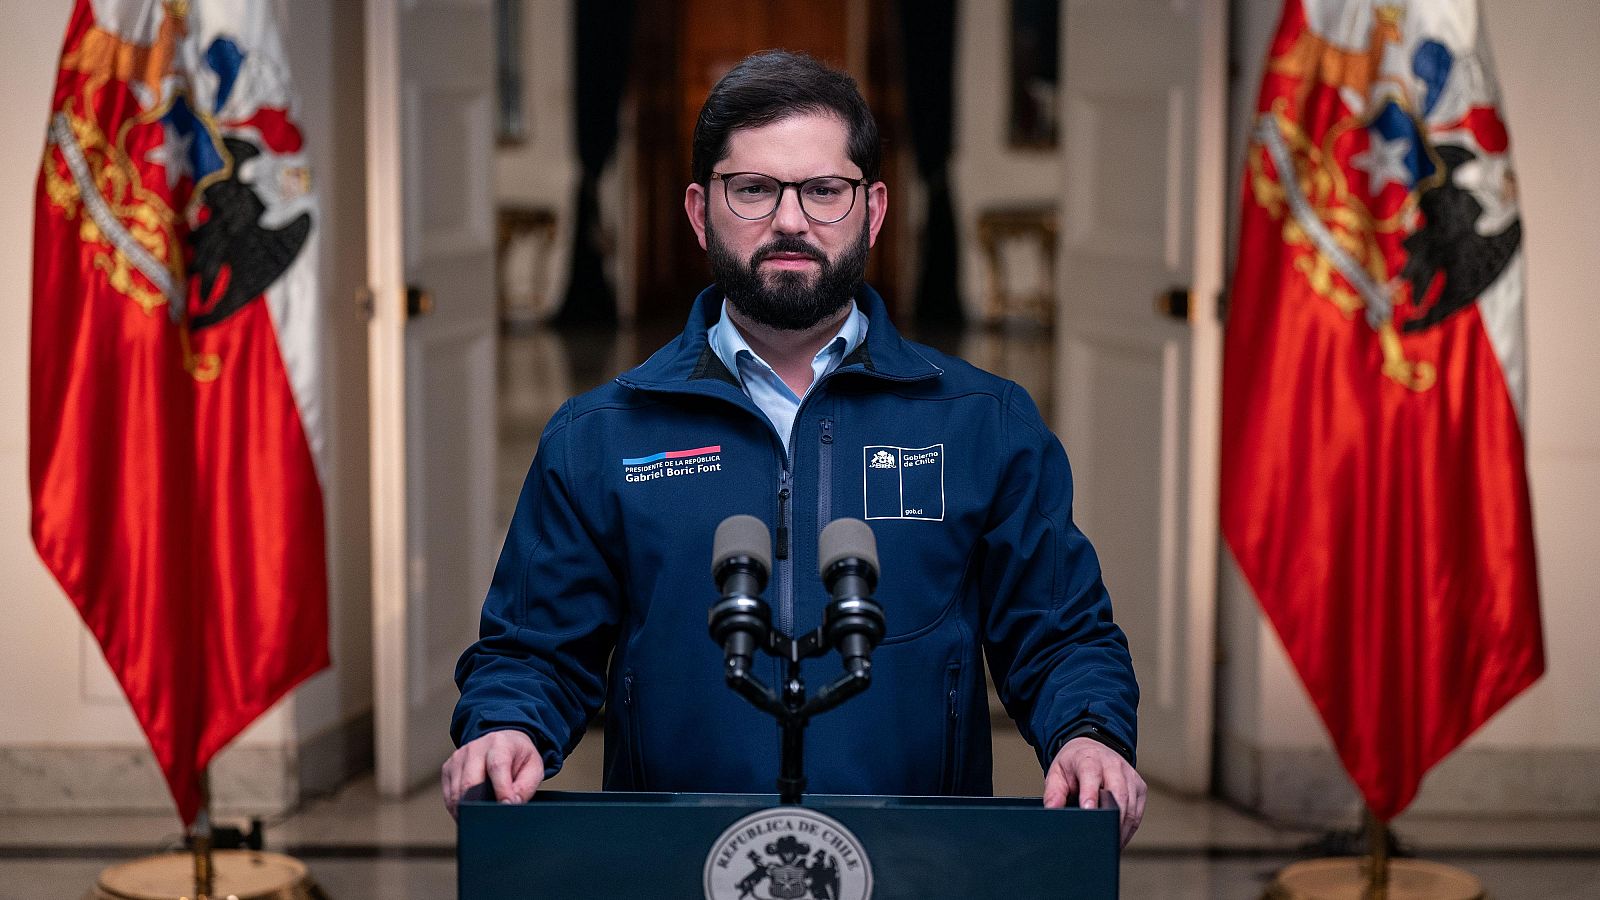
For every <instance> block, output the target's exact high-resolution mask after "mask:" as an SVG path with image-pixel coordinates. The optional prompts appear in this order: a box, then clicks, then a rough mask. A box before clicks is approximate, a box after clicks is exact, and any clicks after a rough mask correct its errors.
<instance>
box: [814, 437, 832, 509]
mask: <svg viewBox="0 0 1600 900" xmlns="http://www.w3.org/2000/svg"><path fill="white" fill-rule="evenodd" d="M817 428H818V431H819V432H820V434H819V435H818V441H819V444H820V446H819V447H818V448H817V534H821V533H822V529H824V528H827V527H828V523H829V522H831V521H833V420H832V419H830V418H828V417H826V416H824V417H823V418H822V420H821V421H820V422H818V423H817Z"/></svg>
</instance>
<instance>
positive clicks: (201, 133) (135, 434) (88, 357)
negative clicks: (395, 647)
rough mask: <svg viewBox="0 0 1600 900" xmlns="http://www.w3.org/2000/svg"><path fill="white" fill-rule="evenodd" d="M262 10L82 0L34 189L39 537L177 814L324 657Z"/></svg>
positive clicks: (284, 125) (301, 346) (278, 61)
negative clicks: (207, 773) (203, 776)
mask: <svg viewBox="0 0 1600 900" xmlns="http://www.w3.org/2000/svg"><path fill="white" fill-rule="evenodd" d="M267 7H269V4H245V5H243V6H242V7H241V6H240V5H238V4H226V3H216V2H213V0H191V2H188V3H149V2H142V0H139V2H118V0H99V2H95V3H92V4H91V3H90V2H88V0H79V2H78V3H77V6H76V8H75V10H74V12H73V15H72V20H71V23H70V24H69V26H68V31H67V37H66V42H65V46H64V49H63V52H62V60H61V68H60V72H59V75H58V80H57V84H56V90H55V94H54V99H53V103H52V109H51V118H50V122H49V126H48V137H47V142H46V148H45V153H44V159H43V163H42V166H41V170H40V176H39V181H38V193H37V197H36V208H35V226H34V228H35V233H34V258H33V278H34V296H33V318H32V366H31V384H30V410H29V416H30V427H31V430H30V442H31V445H30V457H29V469H30V472H29V474H30V481H31V488H32V499H33V523H32V524H33V537H34V542H35V544H36V546H37V548H38V550H39V554H40V556H41V557H42V558H43V560H44V562H45V564H46V565H47V566H48V567H49V568H50V570H51V572H53V573H54V575H55V577H56V579H57V580H58V581H59V582H60V584H61V586H62V588H63V589H65V591H66V593H67V595H68V597H69V598H71V600H72V602H73V604H74V605H76V606H77V608H78V610H79V612H80V613H81V614H82V616H83V620H84V622H85V623H86V624H87V625H88V626H89V629H90V630H91V631H92V632H93V633H94V636H95V638H96V639H97V640H98V641H99V643H100V646H101V648H102V650H103V651H104V653H105V657H106V661H107V662H108V663H109V664H110V666H111V669H112V671H113V672H115V674H116V677H117V679H118V681H119V682H120V683H121V685H122V688H123V690H124V692H125V693H126V695H127V697H128V701H129V703H130V704H131V705H132V708H133V711H134V714H135V715H136V716H137V718H138V720H139V724H140V725H141V726H142V727H143V729H144V731H145V734H146V735H147V737H148V738H149V741H150V746H151V748H152V750H153V751H154V753H155V757H156V760H157V762H158V763H159V764H160V767H161V770H162V772H163V773H164V775H165V777H166V779H167V783H168V785H169V787H170V789H171V791H172V796H173V799H174V801H175V802H176V804H177V808H178V812H179V814H180V815H181V816H182V818H183V820H184V821H185V822H186V823H188V822H191V821H192V820H193V819H194V817H195V814H196V812H197V810H198V808H199V803H200V792H199V773H200V772H201V771H202V770H203V769H204V768H205V766H206V765H207V764H208V763H209V761H210V760H211V759H212V757H213V756H215V754H216V753H217V752H218V751H219V750H221V749H222V747H223V746H224V745H225V744H227V743H228V742H229V741H230V740H232V739H233V738H234V737H235V736H236V735H238V734H239V732H240V731H242V730H243V729H244V728H245V727H246V726H247V725H249V724H250V723H251V722H252V721H254V720H255V719H256V718H257V717H258V716H260V715H261V714H262V713H263V712H265V711H266V710H267V709H268V708H269V707H270V706H272V704H274V703H275V702H277V701H278V700H279V699H280V698H282V697H283V696H284V694H285V693H287V692H288V691H289V690H290V689H291V688H292V687H293V686H294V685H296V684H297V683H299V682H300V681H302V680H303V679H305V678H306V677H307V676H309V675H311V674H312V673H314V672H316V671H318V670H319V669H322V668H324V667H326V666H327V665H328V650H327V646H328V636H327V632H328V618H327V578H326V559H325V549H324V537H323V507H322V492H321V487H320V483H319V480H318V475H317V470H316V463H315V461H314V458H313V446H314V439H315V432H314V430H313V429H312V428H310V427H308V416H307V415H306V413H307V411H308V410H313V411H314V410H315V396H314V392H312V391H311V390H310V386H311V385H313V384H314V378H313V377H312V376H314V374H315V352H314V347H312V346H310V342H308V341H307V340H305V338H306V337H312V338H314V336H315V335H314V326H312V327H309V328H308V325H309V323H314V322H315V319H316V315H315V312H316V310H315V303H316V298H315V296H314V293H313V291H312V290H308V288H314V278H315V272H314V259H312V258H311V253H312V247H311V241H310V233H311V226H312V222H313V220H314V217H315V204H314V198H313V197H312V195H311V193H310V181H309V176H308V175H307V169H306V166H305V159H304V157H303V155H302V153H303V151H302V148H301V147H300V137H299V133H298V129H297V128H296V127H295V126H293V124H292V122H291V121H290V120H289V119H288V118H287V116H286V114H287V112H288V107H289V103H288V98H287V97H286V96H285V92H286V90H287V85H288V83H289V82H288V80H287V78H286V77H285V75H284V73H283V71H282V53H281V48H280V47H279V45H278V43H277V37H276V33H275V31H274V30H273V29H272V22H271V19H270V18H268V15H269V12H268V11H267ZM239 10H243V12H239ZM230 14H232V15H242V16H243V17H244V18H243V20H241V21H232V20H229V19H228V18H227V16H228V15H230ZM97 16H98V18H97ZM261 122H268V123H271V128H263V127H262V126H260V124H259V123H261ZM269 132H270V133H269ZM290 320H296V321H297V322H298V323H301V324H297V325H296V326H293V327H288V328H286V327H285V323H286V322H288V321H290ZM286 333H287V334H291V335H292V337H291V338H288V339H286V338H285V334H286ZM297 394H298V396H297Z"/></svg>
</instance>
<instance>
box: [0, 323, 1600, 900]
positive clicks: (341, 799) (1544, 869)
mask: <svg viewBox="0 0 1600 900" xmlns="http://www.w3.org/2000/svg"><path fill="white" fill-rule="evenodd" d="M670 336H671V334H670V333H669V332H657V333H651V334H623V335H614V334H613V335H601V336H591V337H582V336H579V337H567V338H558V337H556V336H553V335H550V334H548V333H545V332H535V333H531V334H526V335H521V336H517V337H513V338H509V339H507V340H506V341H504V342H503V343H502V356H501V365H500V370H501V388H502V393H501V396H502V403H501V453H500V459H501V464H500V484H501V492H500V495H501V498H502V500H501V508H500V510H499V518H500V521H502V522H504V521H507V520H508V519H509V518H510V514H511V509H512V506H513V504H514V503H515V500H516V495H517V491H518V489H519V488H520V485H521V481H522V477H523V474H524V473H525V472H526V470H527V465H528V462H529V460H530V459H531V458H532V454H533V450H534V447H535V446H536V444H537V441H538V436H539V432H540V430H541V429H542V428H543V426H544V423H545V420H546V419H548V418H549V416H550V415H551V414H552V413H553V412H554V411H555V409H556V408H557V407H558V406H559V405H560V403H561V402H562V401H563V400H564V399H565V398H566V397H568V396H570V395H571V394H572V393H574V392H576V391H579V390H583V389H586V388H588V387H591V386H593V385H595V384H598V383H600V382H601V381H602V380H604V379H606V378H609V377H610V376H612V375H614V374H616V373H617V372H620V371H622V370H624V369H626V368H628V367H630V366H631V365H633V364H634V363H636V362H638V361H640V360H642V359H643V358H644V357H645V356H648V355H649V353H650V352H652V351H653V350H654V349H655V348H656V347H658V346H659V345H660V344H661V343H662V342H664V341H665V340H666V339H667V338H669V337H670ZM930 342H933V343H938V344H940V345H941V346H942V347H943V348H945V349H949V350H952V351H955V352H958V353H960V354H961V355H962V356H964V357H966V358H967V359H969V360H971V361H973V362H974V363H977V364H978V365H980V366H983V367H985V368H988V369H990V370H992V371H996V372H999V373H1001V374H1004V375H1006V376H1008V377H1010V378H1013V379H1015V380H1016V381H1018V382H1020V383H1021V384H1023V385H1024V386H1025V387H1027V388H1028V390H1029V391H1030V393H1032V394H1033V395H1034V397H1035V400H1036V401H1037V403H1038V405H1039V407H1040V408H1041V409H1043V410H1046V411H1047V414H1048V410H1050V409H1051V408H1052V406H1053V404H1052V402H1051V398H1052V391H1051V383H1050V371H1051V365H1050V360H1051V348H1050V339H1049V337H1048V335H1045V334H1043V333H1040V332H1009V333H995V332H983V331H980V332H969V333H968V334H967V335H965V336H963V337H961V338H952V339H949V340H946V341H930ZM995 734H996V739H995V788H996V791H997V793H1000V794H1003V795H1012V796H1037V795H1038V793H1039V791H1040V776H1039V773H1038V764H1037V762H1036V761H1035V760H1034V756H1033V752H1032V751H1031V750H1030V749H1029V748H1028V747H1027V746H1026V745H1025V744H1024V743H1023V742H1022V740H1021V739H1020V737H1018V736H1017V734H1016V732H1015V730H1014V729H1012V728H1011V727H1010V725H1009V724H1007V723H1003V722H1002V723H999V724H998V725H997V727H996V732H995ZM599 756H600V744H599V741H598V740H593V739H592V740H590V741H587V742H585V743H584V744H583V745H581V746H580V747H579V749H578V752H577V753H576V754H575V755H574V758H573V759H572V760H571V761H570V762H569V764H568V766H567V768H566V769H565V770H564V771H563V772H562V773H561V774H560V775H559V776H557V777H556V778H555V779H553V780H552V781H551V784H550V786H551V787H552V788H557V789H561V790H592V789H595V788H596V787H598V783H599ZM1353 824H1354V823H1353V822H1336V823H1297V824H1295V825H1286V824H1283V823H1274V822H1268V821H1264V820H1262V819H1260V818H1257V817H1253V816H1250V815H1246V814H1244V813H1241V812H1240V811H1238V810H1236V809H1233V808H1231V807H1229V806H1228V805H1226V804H1223V803H1219V802H1215V801H1206V800H1195V799H1185V798H1182V797H1177V796H1174V795H1171V794H1167V793H1164V792H1161V791H1159V790H1157V791H1155V792H1154V793H1153V794H1152V795H1151V797H1150V802H1149V807H1148V810H1147V812H1146V816H1145V824H1144V827H1143V828H1142V829H1141V830H1140V832H1139V834H1138V836H1137V837H1136V838H1135V839H1134V841H1133V843H1132V844H1131V845H1130V846H1129V848H1128V850H1127V852H1126V854H1125V855H1124V857H1123V866H1122V894H1123V896H1125V897H1130V898H1152V900H1213V898H1255V897H1259V896H1261V893H1262V891H1263V889H1264V888H1265V887H1266V885H1267V884H1268V882H1270V881H1271V879H1272V877H1273V875H1274V873H1275V872H1277V871H1278V870H1279V869H1280V868H1281V867H1283V866H1284V865H1286V864H1288V863H1290V862H1293V861H1295V860H1297V859H1302V858H1306V857H1307V856H1308V855H1310V854H1308V853H1306V852H1305V851H1303V850H1302V849H1301V848H1302V847H1304V846H1305V845H1306V844H1307V843H1309V842H1311V841H1314V840H1316V839H1318V838H1320V837H1322V836H1323V833H1324V829H1325V828H1326V827H1330V826H1334V827H1346V826H1350V825H1353ZM1396 832H1397V834H1398V835H1399V837H1400V838H1401V840H1402V841H1403V842H1405V844H1406V845H1407V846H1408V847H1410V848H1411V849H1412V850H1414V851H1415V852H1416V853H1417V854H1418V855H1419V856H1421V857H1423V858H1426V859H1432V860H1436V861H1439V862H1444V863H1448V864H1450V865H1454V866H1457V867H1459V868H1462V869H1465V870H1467V871H1468V872H1471V873H1472V874H1474V875H1476V876H1478V877H1479V878H1480V879H1481V880H1482V881H1483V882H1484V884H1485V886H1486V887H1487V888H1488V890H1489V892H1490V896H1491V897H1494V898H1498V900H1512V898H1538V900H1579V898H1583V900H1596V898H1600V816H1597V817H1595V818H1589V819H1540V820H1517V821H1499V820H1494V819H1491V818H1488V817H1484V818H1476V819H1461V818H1432V819H1430V818H1419V817H1415V816H1409V817H1402V818H1401V820H1400V821H1399V822H1398V823H1397V826H1396ZM179 839H180V833H179V829H178V824H177V822H176V820H175V819H174V818H173V817H171V816H168V815H83V814H71V815H15V814H13V815H0V900H11V898H16V900H36V898H58V897H59V898H78V897H82V896H83V895H84V892H85V891H87V890H88V889H89V888H90V887H91V886H92V885H93V884H94V881H95V878H96V876H97V875H98V873H99V872H100V871H101V870H102V869H104V868H105V867H106V866H108V865H111V864H113V863H117V862H121V861H125V860H128V859H133V858H137V857H139V856H142V855H146V854H149V853H154V852H159V851H162V850H165V849H169V848H171V847H172V846H173V845H174V844H175V843H176V842H178V841H179ZM267 843H268V849H272V850H277V851H281V852H287V853H290V854H292V855H294V856H297V857H299V858H300V859H301V860H303V861H304V862H306V863H307V864H308V865H309V866H310V869H311V872H312V874H313V876H314V877H315V878H316V879H317V881H318V883H319V884H321V885H322V887H323V888H324V889H325V890H326V892H327V893H328V894H329V896H331V897H332V898H334V900H361V898H384V900H409V898H429V900H434V898H448V897H453V896H454V895H455V861H454V852H455V850H454V848H455V832H454V827H453V823H452V822H451V820H450V818H449V816H448V815H446V813H445V811H444V808H443V805H442V804H441V802H440V800H439V798H438V795H437V793H436V791H435V790H433V789H431V788H429V789H424V790H422V791H420V792H419V793H417V794H416V795H414V796H411V797H408V798H405V799H402V800H383V799H380V798H378V797H377V795H376V792H375V789H374V787H373V783H372V781H371V779H370V778H369V779H361V780H358V781H356V782H354V783H352V784H350V785H348V786H346V787H345V788H344V789H342V790H340V791H339V792H338V793H337V794H334V795H332V796H328V797H324V798H320V799H316V800H313V801H311V802H308V803H307V804H305V805H304V806H303V808H302V809H300V810H298V811H296V812H295V813H293V814H290V815H286V816H281V817H279V818H278V819H276V820H274V821H269V822H268V823H267ZM930 900H937V898H930ZM1010 900H1021V898H1010Z"/></svg>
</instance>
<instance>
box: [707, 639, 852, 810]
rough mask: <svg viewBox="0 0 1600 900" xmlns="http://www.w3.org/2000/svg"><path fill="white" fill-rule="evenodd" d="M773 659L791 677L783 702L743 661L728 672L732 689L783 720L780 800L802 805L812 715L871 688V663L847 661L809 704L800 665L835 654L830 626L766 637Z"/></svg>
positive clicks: (732, 660) (730, 664) (766, 647)
mask: <svg viewBox="0 0 1600 900" xmlns="http://www.w3.org/2000/svg"><path fill="white" fill-rule="evenodd" d="M761 649H762V650H764V651H765V652H766V653H767V654H768V655H769V656H775V657H777V658H779V659H782V660H785V661H786V662H787V664H788V666H787V667H788V674H787V675H786V676H785V677H784V680H783V694H782V696H781V697H780V696H779V695H778V694H777V693H776V692H774V691H773V690H772V688H770V687H768V686H767V685H765V684H763V683H762V682H761V680H760V679H758V678H756V677H755V676H754V675H752V674H751V673H750V670H749V668H747V667H746V666H745V665H744V663H743V660H742V659H741V658H739V657H730V658H729V659H728V665H727V671H726V673H725V675H726V678H727V682H728V686H729V687H731V688H733V690H734V691H735V692H737V693H738V694H739V695H740V696H742V697H744V698H745V699H746V700H749V701H750V702H751V703H752V704H753V705H754V706H755V707H756V708H757V709H760V710H762V711H763V712H766V713H767V714H769V715H771V716H772V717H774V718H776V719H777V720H778V724H779V726H780V727H781V728H782V729H783V741H782V745H781V748H782V749H781V761H780V763H779V774H778V801H779V802H780V803H785V804H798V803H799V802H800V795H801V794H803V793H804V792H805V788H806V775H805V733H806V725H808V724H809V723H810V721H811V719H812V717H813V716H817V715H821V714H822V713H825V712H827V711H828V710H830V709H833V708H834V707H835V706H838V705H839V704H841V703H843V702H845V701H846V700H849V699H850V698H851V697H854V696H855V695H857V694H859V693H861V692H862V691H864V690H866V689H867V688H868V687H869V686H870V685H871V684H872V661H871V660H870V659H866V658H860V657H858V658H855V659H851V660H849V661H848V662H847V666H846V671H845V673H844V674H843V675H841V676H840V677H839V678H837V679H835V680H834V681H833V682H832V683H830V684H828V685H825V686H824V687H823V688H822V689H821V690H819V691H817V694H816V696H814V697H812V698H810V699H809V700H808V699H806V684H805V679H804V677H802V676H801V674H800V661H801V660H804V659H811V658H813V657H818V656H825V655H827V653H828V651H829V650H830V649H831V647H830V645H829V643H828V639H827V634H826V626H822V627H818V628H817V629H816V630H815V631H812V632H810V633H808V634H806V635H803V636H801V637H799V638H792V637H790V636H789V635H787V634H784V633H782V632H780V631H778V630H777V629H773V630H771V631H769V632H767V640H766V641H765V642H764V643H763V644H762V645H761Z"/></svg>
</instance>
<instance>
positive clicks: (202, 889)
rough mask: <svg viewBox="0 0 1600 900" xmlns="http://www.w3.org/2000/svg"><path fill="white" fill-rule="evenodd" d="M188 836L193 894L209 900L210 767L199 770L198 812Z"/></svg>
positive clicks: (210, 835)
mask: <svg viewBox="0 0 1600 900" xmlns="http://www.w3.org/2000/svg"><path fill="white" fill-rule="evenodd" d="M189 837H190V838H191V843H192V844H193V845H194V894H195V898H196V900H209V898H210V896H211V891H212V888H213V883H214V881H215V879H214V877H213V874H212V873H213V869H212V862H213V860H212V858H211V837H212V832H211V767H210V766H207V767H206V768H204V769H201V770H200V812H199V813H198V814H197V815H196V816H195V817H194V825H193V827H192V828H191V829H190V832H189Z"/></svg>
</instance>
